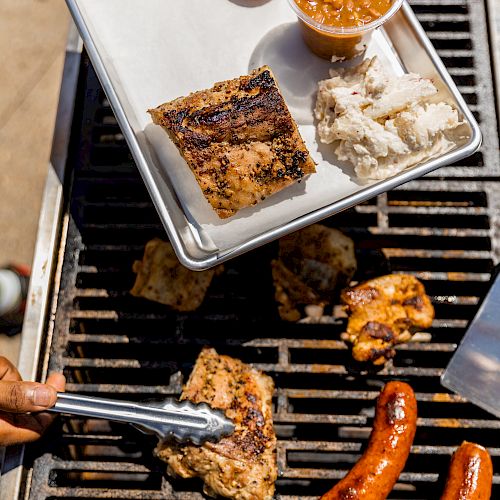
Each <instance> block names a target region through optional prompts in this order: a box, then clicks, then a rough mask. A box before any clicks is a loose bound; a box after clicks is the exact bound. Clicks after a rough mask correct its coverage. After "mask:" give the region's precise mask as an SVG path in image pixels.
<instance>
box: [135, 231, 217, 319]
mask: <svg viewBox="0 0 500 500" xmlns="http://www.w3.org/2000/svg"><path fill="white" fill-rule="evenodd" d="M132 269H133V271H134V272H135V273H136V274H137V277H136V279H135V284H134V287H133V288H132V290H130V293H131V294H132V295H134V296H135V297H143V298H145V299H149V300H154V301H155V302H160V303H161V304H166V305H168V306H170V307H171V308H172V309H175V310H176V311H194V310H195V309H197V308H198V307H200V305H201V303H202V302H203V299H204V298H205V294H206V293H207V290H208V287H209V286H210V283H211V282H212V278H213V277H214V275H216V274H219V273H220V272H222V269H223V267H222V266H218V267H216V268H214V269H209V270H208V271H191V270H190V269H187V268H185V267H184V266H183V265H182V264H181V263H180V262H179V260H178V259H177V257H176V255H175V252H174V250H173V248H172V245H171V244H170V243H167V242H165V241H162V240H160V239H158V238H155V239H153V240H151V241H148V243H147V244H146V248H145V250H144V257H143V258H142V261H139V260H137V261H135V262H134V265H133V267H132Z"/></svg>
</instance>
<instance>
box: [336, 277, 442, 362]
mask: <svg viewBox="0 0 500 500" xmlns="http://www.w3.org/2000/svg"><path fill="white" fill-rule="evenodd" d="M341 299H342V302H343V303H344V304H345V309H346V312H347V314H348V315H349V320H348V323H347V332H346V333H345V334H344V335H343V337H342V338H344V340H347V341H349V342H350V343H351V344H353V349H352V355H353V357H354V359H356V360H357V361H371V362H372V363H373V364H375V365H380V364H383V363H385V361H387V360H388V359H390V358H392V357H394V355H395V353H396V352H395V350H394V346H395V345H396V344H401V343H403V342H408V341H409V340H410V339H411V337H412V334H414V333H416V332H418V331H420V330H421V329H423V328H429V327H430V326H431V325H432V320H433V319H434V308H433V306H432V304H431V301H430V299H429V297H428V296H427V295H426V294H425V289H424V285H422V283H421V282H420V281H418V280H417V279H416V278H415V277H413V276H411V275H408V274H388V275H386V276H380V277H379V278H375V279H372V280H368V281H366V282H365V283H361V284H360V285H358V286H355V287H352V288H348V289H346V290H344V291H343V292H342V295H341Z"/></svg>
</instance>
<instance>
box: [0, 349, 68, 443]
mask: <svg viewBox="0 0 500 500" xmlns="http://www.w3.org/2000/svg"><path fill="white" fill-rule="evenodd" d="M65 383H66V380H65V378H64V375H62V374H60V373H53V374H51V375H50V376H49V377H48V379H47V383H46V384H38V383H36V382H22V379H21V375H19V372H18V371H17V369H16V367H15V366H14V365H13V364H12V363H11V362H10V361H9V360H8V359H6V358H4V357H2V356H0V446H10V445H13V444H19V443H27V442H29V441H35V440H36V439H38V438H39V437H40V436H41V435H42V434H43V432H44V431H45V429H46V428H47V427H48V426H49V425H50V424H51V422H52V420H53V419H54V416H55V415H52V414H50V413H29V414H28V412H43V410H46V409H47V408H50V407H51V406H54V404H55V402H56V398H57V392H60V391H63V390H64V385H65Z"/></svg>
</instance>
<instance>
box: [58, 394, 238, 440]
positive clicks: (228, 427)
mask: <svg viewBox="0 0 500 500" xmlns="http://www.w3.org/2000/svg"><path fill="white" fill-rule="evenodd" d="M49 411H51V412H55V413H67V414H72V415H80V416H83V417H92V418H103V419H106V420H113V421H115V422H127V423H130V424H132V425H133V426H134V427H137V428H138V429H139V430H140V431H142V432H144V433H146V434H156V435H157V436H158V437H159V438H160V439H162V440H163V439H166V438H169V437H174V438H175V439H176V440H177V441H180V442H185V441H192V442H193V443H194V444H197V445H199V444H202V443H203V442H205V441H218V440H220V439H221V438H222V437H223V436H227V435H229V434H232V433H233V432H234V424H233V423H232V422H231V420H229V419H228V418H227V417H226V416H225V415H224V413H223V412H222V411H220V410H214V409H213V408H210V406H208V405H207V404H205V403H200V404H194V403H191V402H190V401H176V400H175V399H173V398H172V399H166V400H164V401H160V402H154V403H135V402H132V401H118V400H114V399H106V398H97V397H89V396H81V395H78V394H69V393H58V394H57V402H56V404H55V406H53V407H52V408H50V409H49Z"/></svg>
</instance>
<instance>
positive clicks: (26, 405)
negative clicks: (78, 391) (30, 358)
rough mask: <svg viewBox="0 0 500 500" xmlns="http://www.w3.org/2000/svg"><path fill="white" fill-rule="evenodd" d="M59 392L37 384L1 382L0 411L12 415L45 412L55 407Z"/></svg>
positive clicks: (49, 386)
mask: <svg viewBox="0 0 500 500" xmlns="http://www.w3.org/2000/svg"><path fill="white" fill-rule="evenodd" d="M56 399H57V390H56V389H55V388H54V387H52V386H51V385H46V384H38V383H36V382H6V381H4V380H0V410H3V411H7V412H12V413H26V412H32V411H43V410H46V409H47V408H50V407H51V406H54V404H55V402H56Z"/></svg>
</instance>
